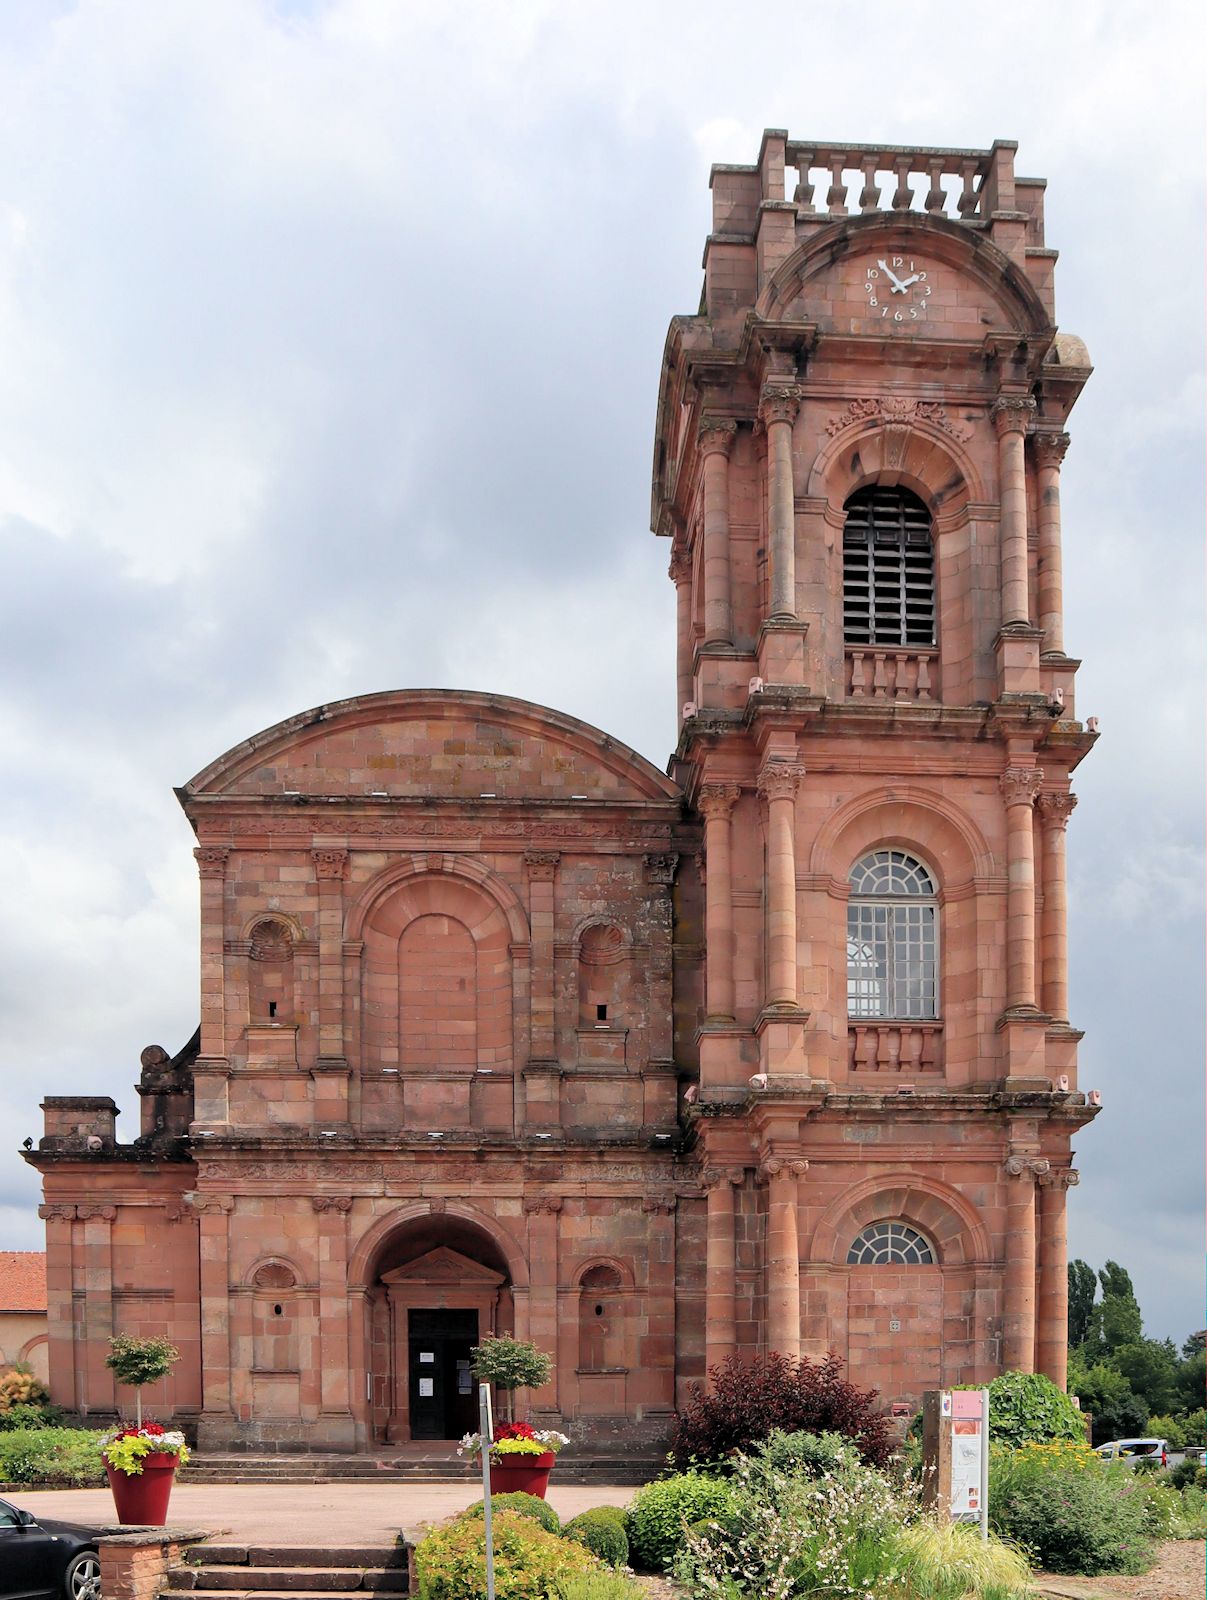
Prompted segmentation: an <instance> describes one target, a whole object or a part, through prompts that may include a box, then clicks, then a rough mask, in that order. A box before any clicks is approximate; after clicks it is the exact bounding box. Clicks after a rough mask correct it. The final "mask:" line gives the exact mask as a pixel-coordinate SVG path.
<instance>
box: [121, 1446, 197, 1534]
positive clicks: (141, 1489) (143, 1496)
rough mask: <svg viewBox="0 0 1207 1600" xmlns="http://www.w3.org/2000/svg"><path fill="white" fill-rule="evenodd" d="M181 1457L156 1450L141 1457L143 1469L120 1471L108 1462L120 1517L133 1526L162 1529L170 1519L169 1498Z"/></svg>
mask: <svg viewBox="0 0 1207 1600" xmlns="http://www.w3.org/2000/svg"><path fill="white" fill-rule="evenodd" d="M179 1459H180V1458H179V1457H178V1456H174V1455H168V1454H166V1453H164V1452H162V1451H156V1452H155V1453H154V1454H153V1455H149V1456H144V1457H143V1458H142V1471H141V1472H119V1471H118V1470H117V1468H115V1467H111V1466H110V1465H109V1463H108V1462H107V1461H106V1462H105V1476H106V1477H107V1478H108V1479H109V1487H110V1488H111V1489H112V1490H113V1503H114V1505H115V1506H116V1507H117V1520H118V1521H119V1522H124V1523H128V1524H129V1525H130V1526H132V1527H140V1528H162V1527H163V1525H164V1524H165V1523H166V1522H167V1520H168V1497H169V1495H170V1494H171V1493H172V1479H173V1478H174V1477H175V1476H176V1463H177V1461H178V1460H179Z"/></svg>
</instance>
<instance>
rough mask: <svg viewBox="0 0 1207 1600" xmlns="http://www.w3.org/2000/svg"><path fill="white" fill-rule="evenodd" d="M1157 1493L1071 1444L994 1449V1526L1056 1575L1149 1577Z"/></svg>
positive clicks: (991, 1504) (991, 1474) (1127, 1472)
mask: <svg viewBox="0 0 1207 1600" xmlns="http://www.w3.org/2000/svg"><path fill="white" fill-rule="evenodd" d="M1157 1487H1158V1486H1157V1485H1155V1484H1153V1485H1146V1484H1145V1483H1144V1482H1142V1481H1141V1480H1139V1479H1137V1477H1136V1475H1135V1473H1133V1472H1132V1471H1131V1469H1130V1468H1128V1467H1121V1466H1114V1465H1109V1464H1108V1463H1106V1462H1103V1461H1099V1460H1097V1459H1096V1458H1095V1457H1094V1456H1093V1455H1092V1454H1091V1453H1090V1452H1089V1451H1087V1450H1085V1449H1084V1448H1082V1449H1081V1450H1077V1449H1076V1448H1075V1447H1073V1446H1071V1445H1065V1446H1063V1447H1062V1446H1059V1445H1051V1446H1046V1447H1045V1446H1034V1445H1032V1446H1029V1447H1027V1448H1025V1449H1023V1450H1015V1451H1009V1452H1006V1451H1002V1450H994V1452H993V1456H992V1459H991V1462H990V1470H989V1522H990V1526H991V1527H992V1528H993V1531H994V1532H995V1533H997V1534H999V1535H1000V1536H1001V1537H1002V1538H1005V1539H1011V1540H1013V1541H1014V1542H1015V1543H1016V1544H1019V1545H1021V1546H1022V1547H1023V1548H1024V1549H1025V1550H1026V1551H1027V1552H1028V1554H1029V1555H1030V1556H1031V1557H1032V1559H1033V1560H1034V1561H1035V1562H1036V1563H1037V1565H1039V1566H1041V1567H1045V1568H1047V1569H1048V1570H1049V1571H1051V1572H1076V1573H1081V1574H1084V1575H1085V1576H1087V1577H1094V1576H1096V1575H1097V1574H1098V1573H1102V1572H1125V1573H1139V1572H1145V1571H1147V1569H1148V1567H1149V1566H1150V1565H1151V1564H1152V1548H1151V1545H1150V1543H1149V1536H1150V1534H1151V1532H1152V1531H1153V1522H1154V1519H1155V1517H1156V1516H1157V1514H1158V1512H1159V1511H1160V1509H1161V1508H1160V1506H1159V1505H1157V1506H1154V1503H1153V1501H1152V1499H1151V1494H1152V1490H1153V1489H1155V1488H1157Z"/></svg>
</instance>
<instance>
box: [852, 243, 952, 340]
mask: <svg viewBox="0 0 1207 1600" xmlns="http://www.w3.org/2000/svg"><path fill="white" fill-rule="evenodd" d="M863 290H864V295H865V297H866V300H867V308H868V315H869V316H870V317H872V318H874V319H875V320H876V321H878V322H887V323H889V324H891V325H892V326H893V327H899V328H904V327H908V326H911V325H914V324H917V323H919V322H925V321H926V311H927V301H928V300H929V299H930V297H931V295H932V294H933V293H934V284H933V283H932V282H931V274H930V271H929V269H928V268H927V266H926V263H925V262H924V261H921V262H920V261H918V260H917V259H915V257H913V256H911V255H905V254H901V255H895V254H885V255H882V256H877V257H876V259H875V260H874V261H870V262H869V263H868V265H867V266H866V268H865V269H864V278H863Z"/></svg>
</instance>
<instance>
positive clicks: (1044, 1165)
mask: <svg viewBox="0 0 1207 1600" xmlns="http://www.w3.org/2000/svg"><path fill="white" fill-rule="evenodd" d="M1004 1165H1005V1171H1006V1176H1007V1177H1008V1178H1025V1177H1028V1176H1030V1177H1032V1178H1042V1177H1043V1176H1044V1174H1045V1173H1048V1172H1050V1171H1051V1170H1052V1163H1051V1162H1050V1161H1049V1160H1048V1159H1047V1158H1046V1157H1045V1156H1018V1155H1014V1156H1007V1157H1006V1160H1005V1163H1004Z"/></svg>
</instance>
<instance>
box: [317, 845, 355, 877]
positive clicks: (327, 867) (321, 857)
mask: <svg viewBox="0 0 1207 1600" xmlns="http://www.w3.org/2000/svg"><path fill="white" fill-rule="evenodd" d="M310 859H311V861H313V862H314V875H315V877H316V878H318V879H320V880H322V879H324V878H326V879H333V878H334V879H338V878H344V877H346V876H347V873H348V852H347V851H346V850H312V851H311V852H310Z"/></svg>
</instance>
